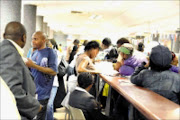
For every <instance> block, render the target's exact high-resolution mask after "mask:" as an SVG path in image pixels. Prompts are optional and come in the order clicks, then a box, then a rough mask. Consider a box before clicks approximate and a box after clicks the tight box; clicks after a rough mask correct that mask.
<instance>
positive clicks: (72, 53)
mask: <svg viewBox="0 0 180 120" xmlns="http://www.w3.org/2000/svg"><path fill="white" fill-rule="evenodd" d="M77 50H78V47H77V46H76V45H75V46H74V47H73V50H72V51H71V53H70V57H69V61H68V62H69V64H70V63H71V61H72V60H73V59H74V56H75V55H76V53H77Z"/></svg>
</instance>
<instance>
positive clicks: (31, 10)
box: [23, 5, 37, 56]
mask: <svg viewBox="0 0 180 120" xmlns="http://www.w3.org/2000/svg"><path fill="white" fill-rule="evenodd" d="M36 9H37V7H36V6H35V5H24V15H23V18H24V19H23V24H24V26H25V28H26V30H27V39H26V45H25V47H24V56H26V55H27V52H28V50H29V49H30V48H31V41H32V34H33V33H34V32H35V30H36Z"/></svg>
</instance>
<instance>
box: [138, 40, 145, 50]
mask: <svg viewBox="0 0 180 120" xmlns="http://www.w3.org/2000/svg"><path fill="white" fill-rule="evenodd" d="M137 49H138V50H139V51H144V44H143V43H142V42H140V43H139V44H138V48H137Z"/></svg>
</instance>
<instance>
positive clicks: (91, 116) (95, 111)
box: [69, 90, 110, 120]
mask: <svg viewBox="0 0 180 120" xmlns="http://www.w3.org/2000/svg"><path fill="white" fill-rule="evenodd" d="M69 105H70V106H72V107H75V108H79V109H81V110H82V111H83V113H84V116H85V118H86V120H108V119H110V118H108V117H107V116H105V115H103V114H102V113H101V111H100V105H99V104H98V103H97V102H96V100H95V98H94V97H93V96H92V95H90V94H89V93H87V92H84V91H79V90H74V91H73V92H72V93H71V95H70V99H69Z"/></svg>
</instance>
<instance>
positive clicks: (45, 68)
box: [26, 59, 57, 76]
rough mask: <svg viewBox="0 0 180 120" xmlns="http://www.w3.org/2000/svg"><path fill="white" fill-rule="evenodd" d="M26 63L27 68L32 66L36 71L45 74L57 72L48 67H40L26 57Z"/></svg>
mask: <svg viewBox="0 0 180 120" xmlns="http://www.w3.org/2000/svg"><path fill="white" fill-rule="evenodd" d="M26 65H27V66H28V67H29V68H34V69H37V70H38V71H40V72H43V73H45V74H48V75H53V76H55V75H56V74H57V73H56V72H55V71H54V70H53V69H51V68H49V67H41V66H39V65H36V64H35V63H33V62H32V60H30V59H28V61H27V62H26Z"/></svg>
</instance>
